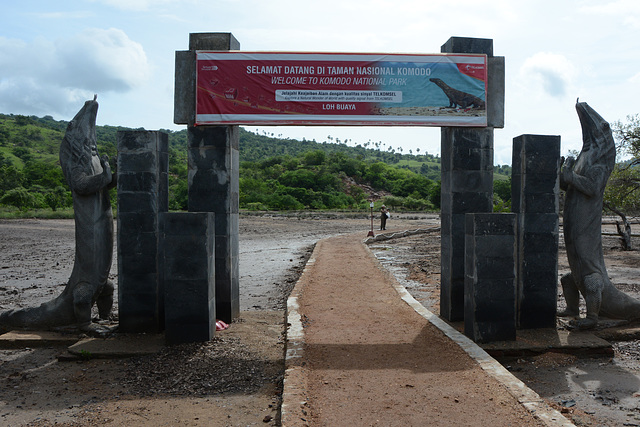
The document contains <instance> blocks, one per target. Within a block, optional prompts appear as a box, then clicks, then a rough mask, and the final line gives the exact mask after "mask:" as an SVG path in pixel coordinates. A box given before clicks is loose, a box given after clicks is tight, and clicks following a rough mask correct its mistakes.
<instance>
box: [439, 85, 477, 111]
mask: <svg viewBox="0 0 640 427" xmlns="http://www.w3.org/2000/svg"><path fill="white" fill-rule="evenodd" d="M429 81H431V82H433V83H435V84H437V85H438V87H439V88H440V89H442V91H443V92H444V94H445V95H447V98H449V108H456V105H459V106H460V108H472V107H473V108H475V109H478V110H484V108H485V103H484V101H483V100H482V99H480V98H478V97H477V96H474V95H471V94H470V93H466V92H463V91H461V90H458V89H454V88H452V87H451V86H449V85H448V84H446V83H445V82H443V81H442V80H441V79H434V78H432V79H429Z"/></svg>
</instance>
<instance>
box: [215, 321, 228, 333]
mask: <svg viewBox="0 0 640 427" xmlns="http://www.w3.org/2000/svg"><path fill="white" fill-rule="evenodd" d="M228 327H229V325H227V324H226V323H224V322H223V321H222V320H216V331H224V330H225V329H227V328H228Z"/></svg>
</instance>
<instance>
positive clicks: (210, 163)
mask: <svg viewBox="0 0 640 427" xmlns="http://www.w3.org/2000/svg"><path fill="white" fill-rule="evenodd" d="M238 145H239V142H238V127H237V126H198V127H190V128H188V146H189V211H190V212H215V214H216V226H215V236H216V250H215V262H216V268H215V271H216V313H217V316H218V318H219V319H221V320H223V321H225V322H231V321H232V320H233V319H235V318H236V317H238V316H239V315H240V286H239V278H240V273H239V263H238V260H239V226H238V218H239V186H240V177H239V169H240V165H239V152H238V148H239V147H238Z"/></svg>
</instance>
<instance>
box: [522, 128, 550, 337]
mask: <svg viewBox="0 0 640 427" xmlns="http://www.w3.org/2000/svg"><path fill="white" fill-rule="evenodd" d="M512 168H513V169H512V171H513V172H512V177H511V206H512V211H513V212H514V213H517V214H519V215H518V222H519V228H518V248H519V250H518V260H517V264H518V326H519V327H520V328H523V329H528V328H554V327H555V326H556V303H557V292H558V291H557V287H558V234H559V233H558V194H559V179H558V175H559V170H560V137H559V136H549V135H520V136H518V137H516V138H514V139H513V160H512Z"/></svg>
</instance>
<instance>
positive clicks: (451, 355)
mask: <svg viewBox="0 0 640 427" xmlns="http://www.w3.org/2000/svg"><path fill="white" fill-rule="evenodd" d="M398 231H399V230H398ZM391 232H393V231H391ZM363 237H364V236H362V235H361V234H357V235H355V234H354V235H347V236H338V237H333V238H329V239H324V240H321V241H319V242H318V243H317V245H316V248H315V250H314V252H313V255H312V257H311V259H310V260H309V262H308V263H307V266H306V268H305V270H304V272H303V274H302V276H301V277H300V279H299V281H298V283H297V285H296V287H295V289H294V291H293V292H292V294H291V297H290V298H289V301H288V323H289V327H288V331H287V356H286V373H285V380H284V393H283V405H282V425H283V426H317V425H323V426H324V425H345V426H361V425H384V426H395V425H398V426H411V425H443V426H444V425H494V426H500V425H504V426H510V425H518V426H522V425H536V426H545V425H546V426H571V425H573V424H571V423H570V422H569V421H568V420H567V419H566V418H564V417H563V416H562V415H561V414H560V413H559V412H557V411H555V410H553V409H552V408H550V407H549V406H547V405H546V404H545V402H544V401H543V400H542V399H541V398H540V397H539V396H538V395H537V394H536V393H535V392H533V391H532V390H530V389H529V388H527V387H526V386H525V385H524V384H523V383H522V382H521V381H520V380H518V379H517V378H515V377H514V376H513V375H511V374H510V373H509V372H508V371H507V370H506V369H504V368H503V367H502V365H500V364H499V363H497V362H496V361H495V360H494V359H493V358H491V357H490V356H489V355H488V354H487V353H486V352H484V351H483V350H482V349H481V348H480V347H478V346H477V345H476V344H475V343H473V342H472V341H470V340H469V339H467V338H466V337H465V336H463V335H461V334H460V333H459V332H457V331H456V330H455V329H453V328H452V327H450V326H449V325H448V324H447V323H446V322H444V321H442V320H441V319H440V318H439V317H437V316H435V315H433V314H432V313H431V312H429V311H428V310H426V309H425V308H424V307H423V306H422V305H420V304H419V303H418V302H417V301H415V300H414V299H413V298H412V297H411V295H409V294H408V292H406V290H405V289H404V288H403V287H402V286H401V285H399V284H398V283H397V282H396V281H395V279H394V278H393V277H392V276H391V275H390V274H388V273H387V272H386V271H385V270H384V269H383V268H382V267H381V266H380V264H379V263H378V261H377V260H376V258H375V257H374V256H373V254H372V253H371V252H370V251H369V250H368V248H367V247H366V245H364V243H363Z"/></svg>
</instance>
